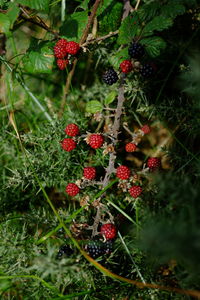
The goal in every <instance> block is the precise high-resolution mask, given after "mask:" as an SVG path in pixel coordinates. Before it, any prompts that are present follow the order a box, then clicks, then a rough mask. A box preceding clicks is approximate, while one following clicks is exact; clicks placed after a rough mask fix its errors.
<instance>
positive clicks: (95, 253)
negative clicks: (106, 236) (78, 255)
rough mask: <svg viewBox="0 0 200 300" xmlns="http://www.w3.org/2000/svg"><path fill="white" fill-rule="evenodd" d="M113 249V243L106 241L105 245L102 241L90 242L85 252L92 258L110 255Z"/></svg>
mask: <svg viewBox="0 0 200 300" xmlns="http://www.w3.org/2000/svg"><path fill="white" fill-rule="evenodd" d="M112 249H113V242H112V241H106V242H105V243H103V242H101V241H90V242H89V243H88V244H87V245H86V247H85V250H86V251H87V253H88V254H89V255H90V256H91V257H92V258H97V257H99V256H102V255H106V254H110V253H111V252H112Z"/></svg>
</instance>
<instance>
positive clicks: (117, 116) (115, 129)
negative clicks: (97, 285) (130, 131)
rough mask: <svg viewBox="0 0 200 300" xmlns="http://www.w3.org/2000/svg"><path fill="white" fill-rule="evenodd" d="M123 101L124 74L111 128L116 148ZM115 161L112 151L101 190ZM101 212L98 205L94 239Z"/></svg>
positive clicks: (94, 224) (113, 167) (106, 182)
mask: <svg viewBox="0 0 200 300" xmlns="http://www.w3.org/2000/svg"><path fill="white" fill-rule="evenodd" d="M124 101H125V97H124V74H122V75H121V78H120V86H119V94H118V102H117V108H116V114H115V119H114V123H113V127H112V137H113V146H116V144H117V142H118V134H119V128H120V121H121V116H122V108H123V104H124ZM115 160H116V153H115V151H114V152H112V153H110V157H109V163H108V167H107V169H106V174H105V176H104V179H103V185H102V188H105V187H106V186H107V185H108V183H109V180H110V176H111V174H112V173H114V171H115ZM103 195H104V194H103ZM103 195H101V198H102V197H103ZM101 210H102V206H101V205H99V206H98V207H97V213H96V216H95V219H94V223H93V230H92V237H94V236H95V235H96V234H97V233H98V231H97V228H98V225H99V222H100V220H101Z"/></svg>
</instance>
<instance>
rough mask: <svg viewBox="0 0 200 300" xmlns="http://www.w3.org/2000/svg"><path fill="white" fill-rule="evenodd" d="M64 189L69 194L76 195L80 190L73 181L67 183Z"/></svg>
mask: <svg viewBox="0 0 200 300" xmlns="http://www.w3.org/2000/svg"><path fill="white" fill-rule="evenodd" d="M65 190H66V193H67V194H68V195H69V196H76V195H77V194H78V193H79V192H80V189H79V187H78V185H76V184H75V183H69V184H68V185H67V186H66V189H65Z"/></svg>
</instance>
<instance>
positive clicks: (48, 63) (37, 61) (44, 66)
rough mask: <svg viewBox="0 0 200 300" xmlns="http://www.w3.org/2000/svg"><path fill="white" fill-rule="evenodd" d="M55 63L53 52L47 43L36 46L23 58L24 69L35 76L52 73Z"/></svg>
mask: <svg viewBox="0 0 200 300" xmlns="http://www.w3.org/2000/svg"><path fill="white" fill-rule="evenodd" d="M53 62H54V55H53V50H52V49H50V47H49V45H48V44H47V43H45V42H42V43H40V44H38V45H36V46H35V49H33V50H31V51H30V52H28V53H27V54H26V55H25V56H24V58H23V64H24V69H25V70H26V71H27V72H29V73H34V74H37V73H44V74H48V73H51V72H52V68H53Z"/></svg>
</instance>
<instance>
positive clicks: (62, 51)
mask: <svg viewBox="0 0 200 300" xmlns="http://www.w3.org/2000/svg"><path fill="white" fill-rule="evenodd" d="M67 43H68V42H67V40H65V39H60V40H59V41H58V42H57V43H56V45H55V46H54V55H55V57H57V58H64V57H65V56H66V55H67V51H66V45H67Z"/></svg>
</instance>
